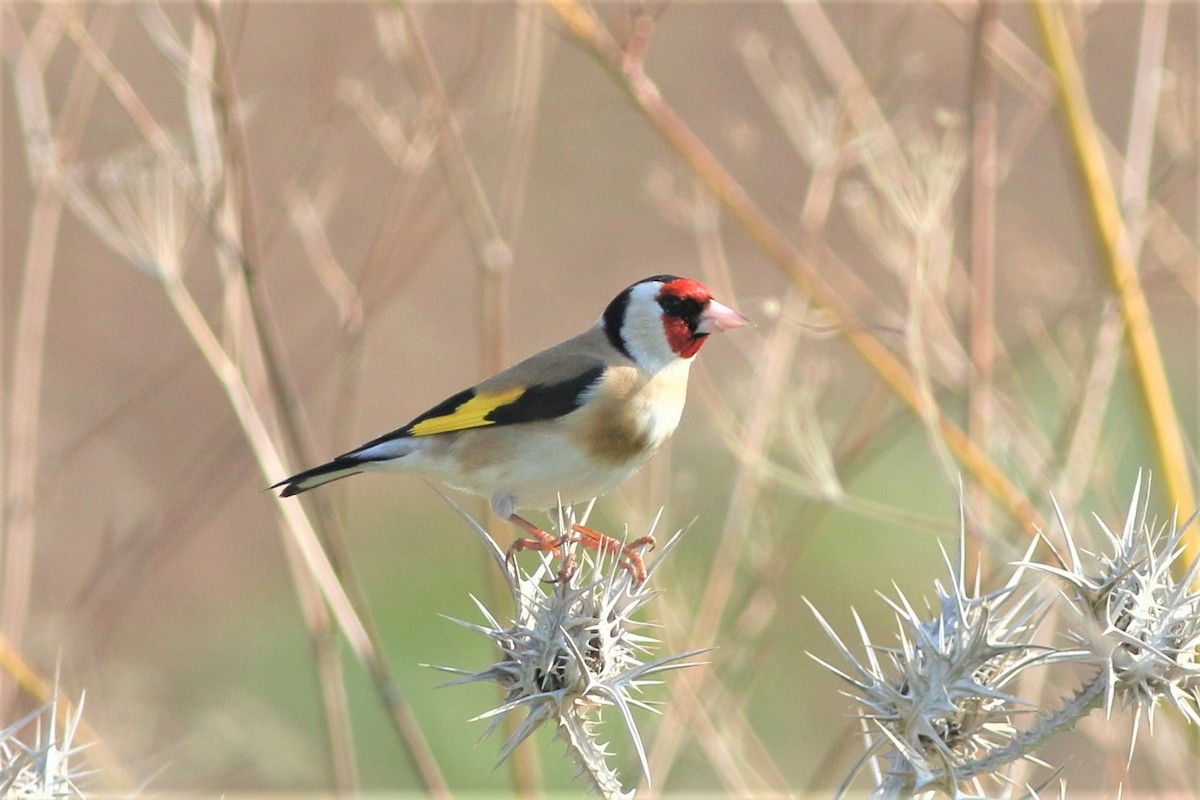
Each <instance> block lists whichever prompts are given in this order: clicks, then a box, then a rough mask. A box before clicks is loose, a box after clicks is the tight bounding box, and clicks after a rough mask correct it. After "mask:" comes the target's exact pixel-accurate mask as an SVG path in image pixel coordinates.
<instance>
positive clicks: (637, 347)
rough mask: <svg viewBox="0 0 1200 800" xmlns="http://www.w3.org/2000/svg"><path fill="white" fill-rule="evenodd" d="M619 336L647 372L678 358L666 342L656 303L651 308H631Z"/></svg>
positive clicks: (665, 365) (666, 365) (663, 366)
mask: <svg viewBox="0 0 1200 800" xmlns="http://www.w3.org/2000/svg"><path fill="white" fill-rule="evenodd" d="M621 336H622V338H623V339H624V340H625V346H626V347H627V348H628V349H629V354H630V355H631V356H633V360H634V361H636V362H637V363H638V365H639V366H641V367H642V368H643V369H645V370H647V371H649V372H657V371H659V370H660V369H663V368H665V367H668V366H670V365H671V364H674V363H675V362H677V361H679V360H680V359H679V356H678V355H677V354H676V353H675V351H673V350H672V349H671V345H670V343H668V342H667V335H666V332H665V331H664V330H663V323H662V316H661V315H660V313H658V307H657V304H655V306H654V308H653V309H644V308H640V307H639V308H636V309H635V308H631V309H630V313H629V314H627V315H626V317H625V325H624V326H623V327H622V329H621Z"/></svg>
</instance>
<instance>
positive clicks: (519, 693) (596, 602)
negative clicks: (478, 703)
mask: <svg viewBox="0 0 1200 800" xmlns="http://www.w3.org/2000/svg"><path fill="white" fill-rule="evenodd" d="M460 513H461V512H460ZM562 516H563V515H560V519H559V530H568V531H569V530H570V529H571V527H570V522H571V520H570V519H569V517H568V518H567V519H563V518H562ZM464 518H466V519H467V521H468V523H469V524H470V526H471V528H472V530H474V531H475V532H476V533H477V534H478V535H479V537H480V539H481V540H482V541H483V542H484V545H485V546H486V547H487V548H488V551H489V552H490V553H491V555H492V558H493V560H494V561H495V562H496V564H497V565H498V566H499V567H500V568H501V569H502V570H504V573H505V575H506V577H507V584H508V588H509V591H510V592H511V593H512V598H513V603H514V606H515V608H516V613H515V619H514V620H513V622H511V623H510V624H507V625H505V624H501V623H500V622H499V621H498V620H497V619H496V617H495V616H494V615H493V614H492V613H491V612H490V611H488V609H487V608H486V607H485V606H484V605H483V604H482V603H481V602H480V601H479V600H478V599H476V598H474V597H472V599H473V600H474V601H475V604H476V606H478V608H479V610H480V612H481V613H482V614H483V616H484V618H485V619H486V620H487V624H486V625H475V624H472V623H469V622H463V621H461V620H453V621H454V622H457V623H458V624H460V625H462V626H464V627H466V628H469V629H471V630H474V631H478V632H479V633H482V634H483V635H485V636H487V637H488V638H489V639H491V640H492V641H493V642H495V643H496V645H497V647H499V649H500V658H499V660H497V661H496V662H495V663H494V664H492V665H491V666H490V667H488V668H487V669H484V670H481V671H478V672H471V671H469V670H460V669H454V668H450V667H439V668H438V669H442V670H444V671H447V672H453V673H455V674H459V675H462V676H463V677H461V678H459V679H458V680H456V681H453V682H452V683H451V684H450V685H458V684H463V683H472V682H475V681H490V682H492V683H496V684H498V685H500V686H501V687H503V689H504V690H505V698H504V702H503V703H501V704H500V705H499V706H497V707H496V708H494V709H492V710H490V711H487V712H485V713H483V714H480V715H479V716H478V717H476V718H475V719H490V720H491V725H490V726H489V727H488V730H487V732H486V733H485V736H486V735H487V734H490V733H491V732H492V731H493V730H495V729H496V727H497V726H498V725H499V724H500V722H501V720H502V719H503V718H504V716H505V715H507V714H508V713H510V712H513V711H517V710H519V709H525V710H526V712H527V714H526V717H525V719H524V720H523V721H522V723H521V724H520V726H518V728H517V729H516V731H515V732H514V733H513V735H512V736H511V737H509V739H508V741H507V742H505V744H504V747H503V748H502V749H501V751H500V759H499V761H500V762H503V761H504V759H506V758H507V757H508V756H509V755H510V754H511V753H512V751H513V750H514V749H515V748H516V747H517V745H519V744H520V743H521V742H523V741H524V740H525V739H527V738H528V737H529V735H530V734H532V733H533V731H534V730H536V729H537V728H538V727H539V726H541V725H542V724H543V723H546V722H552V723H553V724H554V725H556V726H557V730H558V734H559V736H560V738H562V739H563V740H564V741H565V742H566V745H567V754H568V756H570V757H571V758H572V759H573V760H574V762H575V764H576V766H577V767H578V769H579V773H580V774H581V775H583V776H584V777H585V778H586V779H587V781H588V782H589V784H590V785H591V787H592V788H593V789H594V790H595V791H597V792H599V793H600V794H601V795H603V796H605V797H626V796H629V794H627V793H625V792H624V791H623V789H622V787H621V782H620V779H619V777H618V775H617V773H616V771H615V770H613V769H612V768H611V767H610V766H609V765H608V763H607V757H608V756H609V755H611V753H610V751H609V750H608V746H607V744H606V743H602V742H601V741H600V739H599V730H598V728H597V724H598V723H599V721H600V713H601V710H602V709H603V708H604V707H606V706H607V707H613V708H616V709H617V711H618V712H619V713H620V715H621V719H622V720H623V721H624V723H625V726H626V728H627V729H628V731H629V736H630V738H631V739H632V741H633V745H634V748H635V749H636V751H637V754H638V758H639V760H640V761H641V765H642V769H643V771H644V772H645V774H646V776H647V780H649V767H648V765H647V762H646V753H645V750H644V748H643V746H642V739H641V736H640V734H639V733H638V730H637V726H636V725H635V724H634V720H633V713H632V710H633V708H635V707H636V708H644V709H649V710H654V709H653V706H652V704H650V703H648V702H647V701H645V700H642V699H640V698H639V697H637V694H638V693H639V692H640V690H641V688H642V687H644V686H647V685H650V684H653V683H657V681H654V680H651V677H652V676H653V675H655V674H657V673H662V672H666V671H668V670H673V669H680V668H683V667H687V666H692V665H693V664H692V662H689V661H688V659H689V658H691V657H693V656H695V655H697V654H699V653H701V652H703V651H702V650H692V651H689V652H686V653H681V654H679V655H673V656H666V657H664V658H659V659H656V660H654V661H650V662H645V663H644V662H643V661H642V658H643V657H644V656H645V655H646V654H647V653H648V652H649V649H650V647H651V646H652V645H654V644H655V643H656V640H654V639H653V638H651V637H648V636H645V635H643V634H641V633H638V632H637V631H638V630H639V629H641V628H644V627H645V626H646V623H644V622H639V621H637V620H635V619H634V618H633V615H634V614H635V612H637V610H638V609H640V608H642V607H643V606H644V605H646V603H648V602H649V601H650V600H651V599H652V598H653V597H654V596H655V595H656V594H657V593H658V592H657V591H655V590H652V589H650V588H649V587H650V585H651V582H652V580H653V578H654V574H655V572H656V571H657V567H658V565H659V564H660V563H661V562H662V559H663V558H664V557H665V556H666V555H667V554H668V553H670V552H671V550H672V549H673V548H674V546H675V544H676V543H677V542H678V541H679V538H680V536H681V535H682V534H683V531H679V532H678V533H676V534H675V535H674V536H673V537H671V539H670V540H669V541H668V542H667V543H666V544H665V545H664V546H663V547H662V548H661V549H660V553H659V556H658V558H657V559H655V561H654V563H653V564H651V565H650V567H649V568H648V570H647V573H646V580H645V581H643V582H642V583H640V584H639V585H636V586H635V585H634V581H633V579H632V577H631V575H630V573H629V571H628V570H626V569H622V568H621V567H620V565H619V563H616V562H615V561H614V560H613V559H610V558H606V557H604V555H603V554H598V553H594V552H591V551H586V550H583V549H582V548H579V549H578V550H575V551H574V552H571V551H572V550H573V549H574V548H573V546H572V545H569V544H568V545H564V552H563V557H564V558H567V557H572V558H575V559H577V560H578V566H577V568H576V569H575V570H574V572H573V573H570V574H569V575H567V576H566V577H563V578H562V579H557V577H556V576H558V570H556V569H554V568H553V567H552V565H551V562H550V558H549V557H548V556H547V555H545V554H543V555H542V557H541V563H540V566H539V567H538V568H537V569H535V570H534V571H533V572H532V573H529V572H526V571H524V570H523V569H522V568H521V567H520V566H519V565H517V564H516V563H514V562H512V561H506V558H505V554H504V553H503V552H502V551H501V550H500V549H499V548H498V547H497V546H496V544H495V543H494V542H493V541H492V539H491V537H489V536H488V535H487V532H486V531H484V530H483V529H482V528H481V527H479V525H478V524H477V523H475V522H474V520H471V519H470V518H469V517H466V515H465V514H464ZM657 522H658V520H657V519H656V520H655V525H656V524H657ZM655 525H651V528H650V532H653V530H654V527H655Z"/></svg>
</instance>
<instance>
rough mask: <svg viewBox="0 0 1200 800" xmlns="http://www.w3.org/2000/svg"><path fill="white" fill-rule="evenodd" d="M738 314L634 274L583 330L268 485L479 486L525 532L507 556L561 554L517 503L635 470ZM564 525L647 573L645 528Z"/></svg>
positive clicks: (532, 505) (706, 296)
mask: <svg viewBox="0 0 1200 800" xmlns="http://www.w3.org/2000/svg"><path fill="white" fill-rule="evenodd" d="M748 324H750V322H749V320H748V319H747V318H746V317H744V316H743V315H741V314H740V313H738V312H737V311H734V310H733V309H732V308H730V307H728V306H726V305H723V304H722V303H720V302H718V301H717V300H716V299H714V297H713V295H712V292H711V291H710V290H709V289H708V287H706V286H705V285H704V284H702V283H700V282H699V281H696V280H693V279H691V278H681V277H678V276H675V275H653V276H651V277H648V278H644V279H642V280H640V281H637V282H636V283H634V284H632V285H631V286H628V287H627V288H625V289H624V290H622V291H621V292H620V293H619V294H618V295H617V296H616V297H615V298H613V300H612V301H611V302H610V303H609V304H608V305H607V306H606V307H605V309H604V311H603V313H602V314H601V315H600V317H599V318H598V319H597V320H596V323H595V324H594V325H593V326H592V327H591V328H589V329H588V330H586V331H584V332H583V333H580V334H579V335H577V336H574V337H572V338H570V339H567V340H566V341H564V342H561V343H560V344H557V345H554V346H552V347H549V348H547V349H545V350H542V351H541V352H539V353H537V354H535V355H533V356H530V357H529V358H526V359H525V360H524V361H521V362H519V363H517V364H515V365H513V366H511V367H509V368H508V369H505V370H503V371H502V372H499V373H497V374H496V375H494V376H492V377H490V378H487V379H486V380H484V381H482V382H481V383H479V384H476V385H475V386H473V387H471V388H469V389H465V390H463V391H461V392H458V393H457V394H455V395H453V396H451V397H449V398H447V399H446V400H444V401H442V402H441V403H438V404H437V405H435V406H434V407H433V408H430V409H429V410H428V411H426V412H425V413H423V414H420V415H419V416H417V417H415V418H414V419H413V420H412V421H411V422H409V423H408V424H406V425H404V426H403V427H400V428H397V429H395V430H393V431H391V432H389V433H385V434H383V435H382V436H379V437H378V438H375V439H372V440H370V441H369V442H366V443H365V444H362V445H360V446H358V447H356V448H354V449H353V450H350V451H349V452H346V453H343V454H342V455H340V456H337V457H336V458H334V459H333V460H331V461H328V462H326V463H324V464H320V465H318V466H315V467H312V468H310V469H306V470H304V471H302V472H298V473H296V474H295V475H292V476H290V477H288V478H285V479H283V480H281V481H279V482H278V483H276V484H275V485H273V486H272V487H271V488H272V489H279V490H281V491H280V495H281V496H282V497H291V496H293V495H297V494H300V493H302V492H307V491H309V490H310V489H315V488H316V487H318V486H321V485H323V484H326V483H329V482H331V481H336V480H340V479H342V478H346V477H349V476H351V475H356V474H358V473H361V472H374V471H387V470H391V471H400V472H410V473H417V474H420V475H424V476H426V477H431V478H434V479H438V480H440V481H442V482H444V483H446V484H447V485H449V486H451V487H453V488H456V489H459V490H462V491H465V492H467V493H470V494H475V495H480V496H482V497H485V498H488V500H489V501H490V504H491V508H492V510H493V511H494V512H495V513H496V514H497V515H498V516H499V517H501V518H502V519H506V520H508V521H509V522H511V523H512V524H514V525H515V526H517V527H518V528H520V529H521V530H523V531H525V532H526V533H527V534H528V535H529V536H530V537H532V538H526V539H517V540H516V541H515V542H514V543H513V545H512V547H511V548H510V550H509V555H510V556H512V554H513V553H514V552H515V551H517V550H523V549H532V550H539V551H553V552H554V553H558V552H559V550H558V547H559V546H560V545H561V544H563V543H564V542H565V541H566V540H567V537H555V536H552V535H550V534H549V533H546V532H545V531H543V530H542V529H541V528H539V527H538V526H537V525H534V524H533V523H531V522H529V521H528V520H527V519H525V517H523V516H521V515H520V514H518V513H517V512H518V510H522V509H555V508H559V507H568V506H571V505H573V504H575V503H582V502H587V501H589V500H591V499H593V498H596V497H599V496H601V495H603V494H605V493H607V492H608V491H610V490H612V489H613V488H615V487H616V486H618V485H619V484H621V483H623V482H624V481H625V480H626V479H628V478H629V477H631V476H632V475H633V474H634V473H636V472H637V471H638V470H639V469H641V467H642V466H643V465H644V464H645V463H646V462H647V461H648V460H649V459H650V457H651V456H653V455H654V454H655V453H656V452H657V451H658V450H659V449H660V448H661V447H662V446H663V445H664V444H665V443H666V442H667V440H668V439H670V437H671V435H672V434H673V433H674V432H675V429H676V427H677V426H678V425H679V420H680V416H681V415H682V413H683V408H684V403H685V400H686V398H687V383H688V373H689V371H690V369H691V366H692V363H693V361H694V360H695V357H696V354H697V353H698V352H699V351H700V348H701V347H702V346H703V345H704V343H705V342H706V341H707V340H708V337H709V335H711V334H713V333H716V332H720V331H727V330H732V329H735V328H740V327H743V326H745V325H748ZM572 532H573V534H575V538H574V539H573V541H578V542H580V543H582V544H583V545H584V546H586V547H590V548H593V549H596V550H602V551H604V552H606V553H609V554H612V553H616V552H618V551H620V552H621V561H620V563H621V566H622V567H624V568H625V569H627V570H628V571H629V572H630V574H631V575H632V576H633V578H634V580H635V583H641V581H642V580H644V578H645V568H644V566H643V563H642V560H641V555H640V550H641V548H643V547H644V546H646V545H651V546H652V545H653V539H651V538H650V537H643V538H642V539H639V540H637V541H635V542H631V543H629V544H628V545H621V544H620V543H619V542H617V540H615V539H613V538H612V537H608V536H605V535H604V534H601V533H599V532H598V531H594V530H592V529H590V528H586V527H583V526H580V525H575V526H573V529H572ZM567 569H568V567H567V566H566V565H564V571H565V570H567ZM562 577H564V575H563V574H562V573H560V575H559V578H560V579H561V578H562Z"/></svg>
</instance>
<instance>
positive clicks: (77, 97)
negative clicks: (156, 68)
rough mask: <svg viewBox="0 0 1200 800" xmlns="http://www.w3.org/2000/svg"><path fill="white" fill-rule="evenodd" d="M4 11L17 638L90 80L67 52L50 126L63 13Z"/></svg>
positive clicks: (2, 523) (0, 573) (11, 599)
mask: <svg viewBox="0 0 1200 800" xmlns="http://www.w3.org/2000/svg"><path fill="white" fill-rule="evenodd" d="M4 14H5V15H4V17H3V19H2V20H0V25H3V26H4V27H5V28H7V29H9V30H11V31H12V32H13V38H14V39H16V40H18V41H19V42H20V45H21V46H20V48H19V50H18V51H17V52H16V53H15V55H12V56H10V58H11V59H12V60H13V61H15V64H14V65H13V66H14V70H13V72H14V74H13V80H14V84H15V87H16V92H17V95H18V109H19V111H20V118H21V124H22V130H23V133H24V135H25V139H26V154H27V156H28V159H29V172H30V182H31V183H32V184H33V186H34V187H35V198H34V203H33V210H32V212H31V214H30V221H29V240H28V242H27V246H26V248H27V249H26V253H25V264H24V269H23V271H22V275H23V281H22V284H21V295H20V300H19V305H18V311H17V320H16V330H15V336H14V341H13V349H12V364H11V372H9V373H8V379H9V380H10V381H11V384H9V387H10V388H9V389H8V392H9V395H8V396H7V397H6V398H2V399H0V431H2V432H0V631H3V632H4V633H5V634H7V636H8V637H9V639H10V640H11V641H12V642H14V643H15V644H16V646H18V647H20V646H21V643H22V641H23V640H24V628H25V625H26V623H27V621H28V614H29V603H30V598H29V592H30V586H31V582H32V579H33V560H34V544H33V540H34V537H35V532H36V531H35V529H36V522H37V520H36V518H35V514H34V495H35V493H36V484H37V466H38V436H39V428H40V412H41V390H42V367H43V362H44V358H45V352H44V347H45V336H46V324H47V320H48V317H49V303H50V287H51V279H52V276H53V272H54V264H55V252H56V250H57V244H58V236H59V225H60V223H61V221H62V211H63V206H64V204H65V202H66V198H65V195H64V193H63V192H62V184H61V180H62V173H63V165H64V164H67V163H72V162H73V161H74V160H75V156H76V154H77V153H78V151H79V146H80V144H81V142H82V139H83V134H84V131H85V129H86V122H87V119H88V116H89V115H90V113H91V109H92V105H93V101H94V100H95V98H96V91H97V89H98V87H99V81H98V80H97V77H96V75H95V73H94V72H93V71H92V70H91V69H89V68H88V67H87V65H86V63H84V62H83V61H82V60H78V61H76V62H75V65H74V67H73V69H72V72H71V78H70V82H69V83H68V85H67V89H66V93H65V97H64V100H63V104H62V108H61V111H60V113H59V125H58V128H57V130H55V129H54V127H53V121H52V120H51V118H50V112H49V107H48V104H47V102H46V91H45V85H44V82H43V78H42V71H43V69H44V65H45V64H46V63H48V62H49V60H50V58H51V56H52V55H53V53H54V51H55V50H56V49H57V47H58V43H59V41H60V40H61V38H62V34H63V28H64V22H63V17H62V16H60V15H59V14H58V13H56V11H55V10H53V9H50V10H46V11H45V12H43V13H42V15H41V16H39V17H38V20H37V22H36V23H35V25H34V29H33V31H32V32H31V34H30V36H29V37H28V39H25V38H24V37H23V36H22V35H21V25H20V22H19V20H17V19H16V17H15V15H14V14H13V10H12V7H11V6H7V7H6V8H5V11H4ZM119 17H120V14H119V13H118V12H114V11H113V10H111V9H101V10H98V11H97V12H96V15H95V19H94V24H95V26H96V29H97V36H98V37H99V39H100V40H101V41H104V42H108V41H110V40H111V39H112V37H113V35H114V33H115V32H116V26H117V21H118V19H119ZM0 338H2V337H0ZM0 352H4V351H3V350H0ZM6 367H9V365H8V364H5V363H4V362H3V360H0V387H2V386H3V383H4V376H5V372H4V370H5V368H6ZM5 400H7V404H8V405H7V407H6V405H5V402H4V401H5ZM3 412H7V413H3ZM11 697H12V693H11V692H10V691H9V684H8V682H7V681H0V715H2V714H3V710H4V709H5V708H7V707H8V701H9V700H10V699H11Z"/></svg>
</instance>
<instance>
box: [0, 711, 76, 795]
mask: <svg viewBox="0 0 1200 800" xmlns="http://www.w3.org/2000/svg"><path fill="white" fill-rule="evenodd" d="M82 715H83V699H82V698H80V701H79V705H78V706H77V707H76V709H75V713H74V715H72V717H71V719H69V720H68V721H67V724H66V725H65V726H64V727H63V730H61V731H59V730H58V700H57V695H55V696H54V697H52V698H51V699H50V702H48V703H46V704H45V705H44V706H42V707H41V708H39V709H36V710H35V711H33V712H31V713H30V714H28V715H27V716H25V717H24V718H22V719H19V720H17V721H16V722H14V723H13V724H12V725H10V726H8V727H7V728H4V729H3V730H0V797H4V798H7V799H8V800H22V799H23V798H49V797H55V798H81V797H83V793H82V792H81V791H80V789H79V786H78V781H79V779H80V778H82V777H83V776H84V775H85V774H86V773H85V772H84V771H83V770H81V769H80V765H79V758H78V756H79V754H80V751H81V750H83V748H82V747H81V746H76V745H75V744H74V741H75V733H76V731H77V729H78V727H79V720H80V718H81V717H82Z"/></svg>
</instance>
